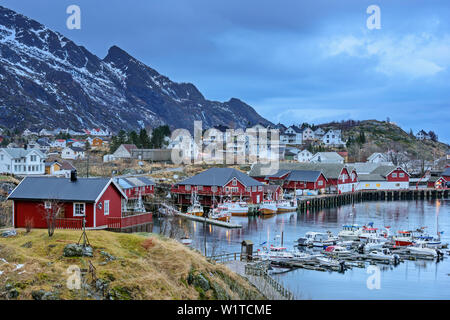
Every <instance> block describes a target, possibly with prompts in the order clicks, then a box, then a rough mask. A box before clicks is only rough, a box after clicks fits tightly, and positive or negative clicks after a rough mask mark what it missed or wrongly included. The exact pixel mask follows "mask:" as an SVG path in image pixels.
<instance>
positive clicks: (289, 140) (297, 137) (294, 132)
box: [280, 125, 303, 144]
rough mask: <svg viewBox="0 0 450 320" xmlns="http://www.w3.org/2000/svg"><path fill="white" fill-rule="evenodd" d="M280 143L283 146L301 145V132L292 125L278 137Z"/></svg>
mask: <svg viewBox="0 0 450 320" xmlns="http://www.w3.org/2000/svg"><path fill="white" fill-rule="evenodd" d="M280 141H281V143H284V144H302V143H303V132H302V130H301V129H300V128H299V127H297V126H295V125H292V126H290V127H289V128H287V129H286V130H285V131H284V133H283V134H282V135H280Z"/></svg>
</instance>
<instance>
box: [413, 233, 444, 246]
mask: <svg viewBox="0 0 450 320" xmlns="http://www.w3.org/2000/svg"><path fill="white" fill-rule="evenodd" d="M414 240H416V242H417V241H423V242H424V243H425V244H426V246H427V247H428V248H434V249H439V248H441V247H442V246H443V245H444V244H443V243H442V241H441V240H440V239H439V238H434V237H432V236H429V235H423V236H422V235H421V236H416V237H414Z"/></svg>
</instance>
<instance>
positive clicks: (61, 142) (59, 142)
mask: <svg viewBox="0 0 450 320" xmlns="http://www.w3.org/2000/svg"><path fill="white" fill-rule="evenodd" d="M66 144H67V142H66V140H64V139H56V140H55V141H53V142H52V143H50V146H52V147H53V148H65V147H66Z"/></svg>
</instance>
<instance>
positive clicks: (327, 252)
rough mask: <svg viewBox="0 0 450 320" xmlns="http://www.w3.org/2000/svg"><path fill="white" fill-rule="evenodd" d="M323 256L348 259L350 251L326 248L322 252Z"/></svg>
mask: <svg viewBox="0 0 450 320" xmlns="http://www.w3.org/2000/svg"><path fill="white" fill-rule="evenodd" d="M324 254H325V255H330V256H337V257H348V256H350V255H351V254H352V252H351V251H350V250H347V248H345V247H341V246H328V247H326V248H325V251H324Z"/></svg>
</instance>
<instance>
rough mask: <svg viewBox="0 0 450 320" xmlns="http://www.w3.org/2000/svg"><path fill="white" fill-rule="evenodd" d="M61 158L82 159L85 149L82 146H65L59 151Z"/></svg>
mask: <svg viewBox="0 0 450 320" xmlns="http://www.w3.org/2000/svg"><path fill="white" fill-rule="evenodd" d="M61 158H63V159H70V160H76V159H84V158H85V151H84V149H82V148H77V147H66V148H64V149H63V150H62V151H61Z"/></svg>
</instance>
